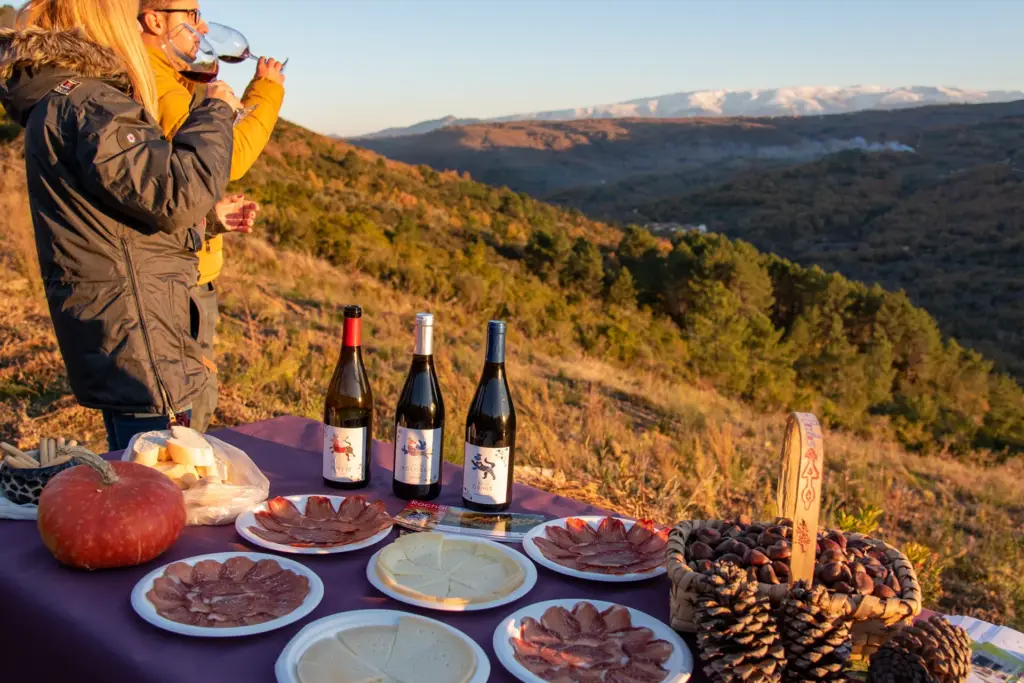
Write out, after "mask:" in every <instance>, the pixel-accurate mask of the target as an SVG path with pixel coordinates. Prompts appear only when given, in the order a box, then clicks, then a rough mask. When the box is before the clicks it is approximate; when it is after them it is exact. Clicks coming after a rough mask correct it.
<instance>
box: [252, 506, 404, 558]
mask: <svg viewBox="0 0 1024 683" xmlns="http://www.w3.org/2000/svg"><path fill="white" fill-rule="evenodd" d="M393 524H394V520H393V519H392V518H391V515H389V514H388V513H387V510H385V509H384V503H383V502H381V501H379V500H378V501H374V502H372V503H370V502H369V501H367V500H366V498H365V497H364V496H276V497H274V498H271V499H270V500H267V501H265V502H263V503H260V504H259V505H257V506H256V507H254V508H253V509H252V510H249V511H248V512H244V513H242V514H240V515H239V516H238V517H237V518H236V519H235V530H236V531H238V533H239V534H240V535H241V536H242V538H244V539H245V540H247V541H249V542H251V543H255V544H256V545H258V546H262V547H264V548H267V549H268V550H276V551H277V552H281V553H295V554H298V555H326V554H330V553H347V552H351V551H353V550H361V549H362V548H369V547H370V546H372V545H376V544H377V543H380V542H381V541H383V540H384V539H385V538H387V535H388V534H389V533H391V527H392V526H393Z"/></svg>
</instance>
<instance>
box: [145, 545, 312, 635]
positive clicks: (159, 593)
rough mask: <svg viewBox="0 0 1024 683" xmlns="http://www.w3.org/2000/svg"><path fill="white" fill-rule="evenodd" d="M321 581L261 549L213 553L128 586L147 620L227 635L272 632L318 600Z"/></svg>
mask: <svg viewBox="0 0 1024 683" xmlns="http://www.w3.org/2000/svg"><path fill="white" fill-rule="evenodd" d="M323 597H324V584H323V582H322V581H321V580H320V577H318V576H317V575H316V574H314V573H313V572H312V570H310V569H308V568H306V567H304V566H303V565H301V564H299V563H298V562H295V561H293V560H287V559H284V558H281V557H275V556H273V555H265V554H263V553H244V552H229V553H213V554H211V555H199V556H196V557H190V558H188V559H186V560H180V561H178V562H172V563H170V564H167V565H164V566H163V567H160V568H159V569H155V570H153V571H151V572H150V573H149V574H147V575H146V576H144V577H143V578H142V580H141V581H139V582H138V583H137V584H135V588H134V589H133V590H132V608H134V609H135V612H136V613H137V614H138V615H139V616H140V617H142V618H143V619H145V620H146V621H148V622H149V623H151V624H153V625H154V626H157V627H159V628H162V629H164V630H166V631H172V632H174V633H181V634H183V635H187V636H201V637H206V638H225V637H230V636H248V635H252V634H254V633H263V632H265V631H273V630H274V629H278V628H281V627H282V626H287V625H288V624H292V623H294V622H296V621H298V620H299V619H302V618H303V617H305V616H306V615H308V614H309V613H310V612H312V611H313V610H314V609H316V606H317V605H318V604H320V601H321V600H322V599H323Z"/></svg>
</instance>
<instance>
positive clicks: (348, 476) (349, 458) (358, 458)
mask: <svg viewBox="0 0 1024 683" xmlns="http://www.w3.org/2000/svg"><path fill="white" fill-rule="evenodd" d="M365 459H366V427H331V426H330V425H324V477H325V478H326V479H330V480H331V481H342V482H351V481H362V480H363V461H364V460H365Z"/></svg>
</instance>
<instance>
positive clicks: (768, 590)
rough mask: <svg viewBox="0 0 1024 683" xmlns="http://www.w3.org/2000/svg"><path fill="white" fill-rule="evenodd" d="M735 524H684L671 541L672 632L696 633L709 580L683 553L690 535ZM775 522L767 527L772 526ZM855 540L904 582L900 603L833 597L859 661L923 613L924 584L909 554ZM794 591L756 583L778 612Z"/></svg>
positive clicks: (870, 540) (785, 586)
mask: <svg viewBox="0 0 1024 683" xmlns="http://www.w3.org/2000/svg"><path fill="white" fill-rule="evenodd" d="M728 524H731V522H725V521H721V520H693V521H686V522H680V523H679V524H678V525H677V526H676V527H675V528H674V529H673V530H672V531H671V533H670V534H669V537H668V576H669V579H670V580H671V582H672V588H671V597H670V601H671V618H672V628H674V629H675V630H677V631H687V632H691V633H692V632H695V631H696V630H697V627H696V625H695V623H694V617H695V614H694V607H695V598H696V596H697V594H698V593H702V592H705V591H706V590H707V584H706V582H707V579H706V577H705V576H704V575H703V574H701V573H699V572H697V571H694V570H693V568H691V567H690V566H689V565H688V564H687V562H686V558H685V556H684V555H683V548H684V547H685V546H686V542H687V539H688V538H689V537H690V535H691V534H693V533H696V532H697V531H698V530H700V529H703V528H705V527H709V528H712V529H719V528H721V527H723V526H727V525H728ZM771 524H772V522H767V523H766V525H767V526H770V525H771ZM847 537H848V538H850V539H851V540H855V539H856V540H863V541H864V542H865V543H867V544H868V545H870V546H872V547H873V548H874V549H878V550H882V551H883V552H885V555H886V557H887V558H888V559H889V560H891V561H892V565H893V570H894V571H895V572H896V578H897V579H898V580H899V582H900V588H901V590H900V594H899V596H897V597H895V598H890V599H882V598H876V597H874V596H873V595H846V594H844V593H831V594H830V595H831V597H832V600H833V605H834V607H835V609H836V610H837V611H839V610H844V611H846V612H848V613H849V614H850V616H851V618H852V619H853V621H854V625H853V630H852V636H853V653H854V657H868V656H870V655H871V654H872V653H874V652H875V650H877V649H878V648H879V647H881V645H882V643H883V642H885V639H886V637H887V636H888V633H889V629H891V628H892V627H893V626H895V625H896V624H901V623H902V624H909V623H911V622H912V621H913V619H914V617H916V616H917V615H919V614H920V613H921V585H920V584H919V583H918V581H917V573H916V572H915V571H914V567H913V565H911V563H910V560H908V559H907V557H906V555H904V554H903V553H901V552H900V551H899V550H896V549H895V548H893V547H891V546H889V545H887V544H886V543H884V542H882V541H879V540H877V539H873V538H868V537H867V536H864V535H862V534H854V533H850V534H847ZM788 590H789V584H780V585H772V584H767V583H759V584H757V592H758V594H759V595H764V596H767V597H768V598H769V599H770V600H771V602H772V605H773V606H775V607H778V606H779V605H780V604H782V599H783V598H784V597H785V596H786V593H787V592H788Z"/></svg>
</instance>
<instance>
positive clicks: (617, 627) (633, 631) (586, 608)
mask: <svg viewBox="0 0 1024 683" xmlns="http://www.w3.org/2000/svg"><path fill="white" fill-rule="evenodd" d="M509 643H510V645H511V646H512V650H513V655H514V657H515V659H516V661H517V662H519V663H520V664H521V665H522V666H523V667H524V668H525V669H527V670H528V671H529V672H530V673H532V674H533V675H535V676H537V677H539V678H541V679H542V680H544V681H548V682H549V683H559V682H561V681H572V682H573V683H660V682H661V681H664V680H665V679H666V678H667V677H668V673H669V672H668V670H667V669H665V668H664V664H665V662H667V661H668V659H669V658H670V657H671V656H672V653H673V646H672V644H671V643H669V642H668V641H665V640H656V639H655V638H654V632H653V631H652V630H651V629H649V628H644V627H637V626H633V623H632V618H631V616H630V613H629V610H628V609H626V608H625V607H622V606H621V605H614V606H612V607H610V608H608V609H606V610H604V611H603V612H601V611H598V609H597V608H596V607H594V605H593V604H591V603H589V602H586V601H581V602H578V603H576V605H574V606H573V608H572V609H571V610H567V609H565V608H563V607H550V608H548V609H547V610H545V611H544V614H543V615H541V618H540V620H539V621H538V620H537V619H534V618H532V617H525V618H524V619H523V621H522V623H521V624H520V626H519V637H518V638H515V637H514V638H510V639H509Z"/></svg>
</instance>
